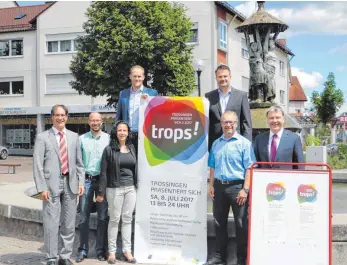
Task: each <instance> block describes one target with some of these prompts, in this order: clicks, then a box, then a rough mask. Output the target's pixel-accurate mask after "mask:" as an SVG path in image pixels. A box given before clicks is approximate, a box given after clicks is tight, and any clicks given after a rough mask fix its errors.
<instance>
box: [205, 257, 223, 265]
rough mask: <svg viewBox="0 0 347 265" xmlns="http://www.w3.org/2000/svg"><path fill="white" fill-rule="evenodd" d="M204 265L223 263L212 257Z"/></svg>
mask: <svg viewBox="0 0 347 265" xmlns="http://www.w3.org/2000/svg"><path fill="white" fill-rule="evenodd" d="M205 265H225V261H224V260H222V259H221V258H218V257H213V258H212V259H210V260H209V261H207V262H206V263H205Z"/></svg>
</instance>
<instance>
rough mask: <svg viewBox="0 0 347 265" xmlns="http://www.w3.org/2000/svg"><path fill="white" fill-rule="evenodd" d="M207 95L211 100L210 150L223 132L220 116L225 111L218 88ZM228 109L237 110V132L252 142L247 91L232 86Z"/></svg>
mask: <svg viewBox="0 0 347 265" xmlns="http://www.w3.org/2000/svg"><path fill="white" fill-rule="evenodd" d="M205 97H206V98H207V99H208V100H209V102H210V112H209V121H210V125H209V133H208V137H209V139H208V140H209V141H208V150H210V148H211V146H212V143H213V142H214V141H215V140H216V139H218V138H219V137H220V136H222V134H223V131H222V127H221V124H220V118H221V116H222V114H223V113H222V109H221V105H220V102H219V93H218V89H215V90H213V91H211V92H208V93H206V94H205ZM226 110H231V111H234V112H236V114H237V117H238V119H239V122H238V126H237V129H236V130H237V132H238V133H239V134H241V135H242V136H243V137H245V138H247V139H248V140H250V141H251V142H252V121H251V112H250V109H249V103H248V98H247V93H246V92H244V91H241V90H238V89H235V88H233V87H232V88H231V95H230V98H229V101H228V104H227V107H226Z"/></svg>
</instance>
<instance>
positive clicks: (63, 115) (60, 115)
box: [53, 114, 66, 117]
mask: <svg viewBox="0 0 347 265" xmlns="http://www.w3.org/2000/svg"><path fill="white" fill-rule="evenodd" d="M53 116H54V117H66V114H54V115H53Z"/></svg>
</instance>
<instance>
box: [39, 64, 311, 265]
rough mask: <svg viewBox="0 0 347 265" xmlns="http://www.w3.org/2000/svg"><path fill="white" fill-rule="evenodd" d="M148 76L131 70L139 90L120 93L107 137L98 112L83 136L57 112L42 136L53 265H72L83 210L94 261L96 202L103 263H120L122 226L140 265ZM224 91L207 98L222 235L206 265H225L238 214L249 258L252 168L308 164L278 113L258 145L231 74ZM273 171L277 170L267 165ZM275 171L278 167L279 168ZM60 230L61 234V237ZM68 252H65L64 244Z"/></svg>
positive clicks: (125, 249) (127, 251) (126, 246)
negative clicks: (142, 114) (137, 230)
mask: <svg viewBox="0 0 347 265" xmlns="http://www.w3.org/2000/svg"><path fill="white" fill-rule="evenodd" d="M144 73H145V71H144V68H143V67H141V66H138V65H136V66H133V67H132V68H131V69H130V75H129V78H130V81H131V87H130V88H128V89H124V90H122V91H121V92H120V95H119V101H118V105H117V114H116V120H115V125H114V127H113V128H112V131H111V133H110V134H107V133H105V132H102V130H101V128H102V123H103V120H102V116H101V114H100V113H97V112H92V113H90V115H89V119H88V124H89V126H90V131H89V132H87V133H85V134H83V135H81V136H78V135H77V134H76V133H74V132H72V131H70V130H68V129H66V122H67V120H68V109H67V108H66V107H65V106H64V105H55V106H53V108H52V110H51V116H52V121H53V126H52V128H51V129H49V130H47V131H45V132H42V133H39V134H38V135H37V136H36V140H35V147H34V155H33V158H34V162H33V173H34V180H35V183H36V188H37V191H38V192H39V193H40V195H41V199H42V200H43V226H44V246H45V252H46V256H47V265H55V264H57V261H58V264H59V265H71V264H73V263H72V262H71V260H70V257H71V254H72V248H73V242H74V238H75V237H74V236H75V221H76V208H77V203H78V201H79V204H80V222H79V233H80V237H79V239H80V244H79V248H78V253H77V257H76V262H78V263H79V262H82V261H83V260H84V259H85V258H87V257H88V252H89V246H88V240H89V219H90V213H91V209H92V205H93V203H94V199H95V201H96V211H97V233H96V234H97V236H96V246H95V250H96V255H97V259H98V260H99V261H107V262H108V263H109V264H115V263H116V256H117V255H116V252H117V235H118V226H119V222H120V219H121V220H122V226H121V235H122V256H123V260H125V261H127V262H129V263H136V259H135V258H134V257H133V255H132V243H131V234H132V231H131V229H132V219H133V213H134V209H135V204H136V190H137V172H138V168H137V157H138V154H137V153H138V150H137V149H138V130H139V106H140V100H141V98H144V99H146V98H147V97H148V96H157V95H158V92H157V91H156V90H154V89H151V88H146V87H144V86H143V81H144V79H145V75H144ZM215 74H216V81H217V84H218V89H216V90H213V91H211V92H209V93H207V94H206V95H205V96H206V98H207V99H208V100H209V102H210V110H209V144H208V150H209V159H208V166H209V167H210V181H209V188H208V194H209V196H210V197H211V199H212V200H213V215H214V219H215V229H216V245H215V253H214V254H213V256H212V258H211V259H210V260H209V261H207V263H206V264H208V265H212V264H225V262H226V258H227V244H228V234H227V224H228V215H229V210H230V206H231V207H232V211H233V214H234V217H235V226H236V241H237V258H238V264H239V265H244V264H245V262H246V255H247V219H248V214H247V213H248V200H247V197H248V192H249V185H250V173H249V167H250V166H251V165H252V163H253V162H255V161H269V162H270V161H271V162H274V161H281V162H303V160H304V159H303V153H302V147H301V141H300V138H299V137H298V136H297V135H296V134H294V133H292V132H290V131H289V130H285V129H283V125H284V112H283V110H282V109H281V108H280V107H278V106H274V107H271V108H270V109H269V110H268V112H267V121H268V124H269V127H270V131H269V132H267V133H264V134H261V135H259V136H257V137H256V138H255V141H254V143H253V144H252V122H251V114H250V109H249V103H248V98H247V94H246V93H245V92H242V91H240V90H237V89H234V88H232V87H231V85H230V81H231V74H230V69H229V67H228V66H226V65H220V66H218V67H217V69H216V71H215ZM266 166H269V167H271V165H266ZM274 167H275V166H274ZM59 226H60V229H59ZM59 236H60V238H61V243H62V247H61V250H60V251H58V237H59Z"/></svg>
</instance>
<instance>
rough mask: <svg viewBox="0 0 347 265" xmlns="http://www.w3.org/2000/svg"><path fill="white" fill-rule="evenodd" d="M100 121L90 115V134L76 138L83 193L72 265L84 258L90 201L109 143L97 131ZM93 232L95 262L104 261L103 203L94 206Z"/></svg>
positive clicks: (87, 248)
mask: <svg viewBox="0 0 347 265" xmlns="http://www.w3.org/2000/svg"><path fill="white" fill-rule="evenodd" d="M102 122H103V120H102V117H101V114H100V113H97V112H92V113H90V115H89V119H88V124H89V126H90V131H89V132H87V133H85V134H83V135H81V136H80V143H81V150H82V160H83V165H84V168H85V193H84V194H83V196H82V197H81V201H80V207H81V212H80V225H79V230H80V246H79V248H78V254H77V257H76V262H82V261H83V260H84V259H85V258H87V256H88V250H89V246H88V239H89V236H88V235H89V218H90V212H91V208H92V205H93V201H94V197H96V196H97V195H98V187H99V181H100V164H101V157H102V153H103V151H104V149H105V147H106V146H107V145H108V144H109V142H110V136H109V135H108V134H107V133H105V132H103V131H102V130H101V127H102ZM96 210H97V218H98V224H97V230H96V245H95V250H96V256H97V258H98V260H99V261H105V260H106V254H105V252H106V246H105V245H106V244H105V242H107V240H105V238H107V202H106V201H103V202H96Z"/></svg>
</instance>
